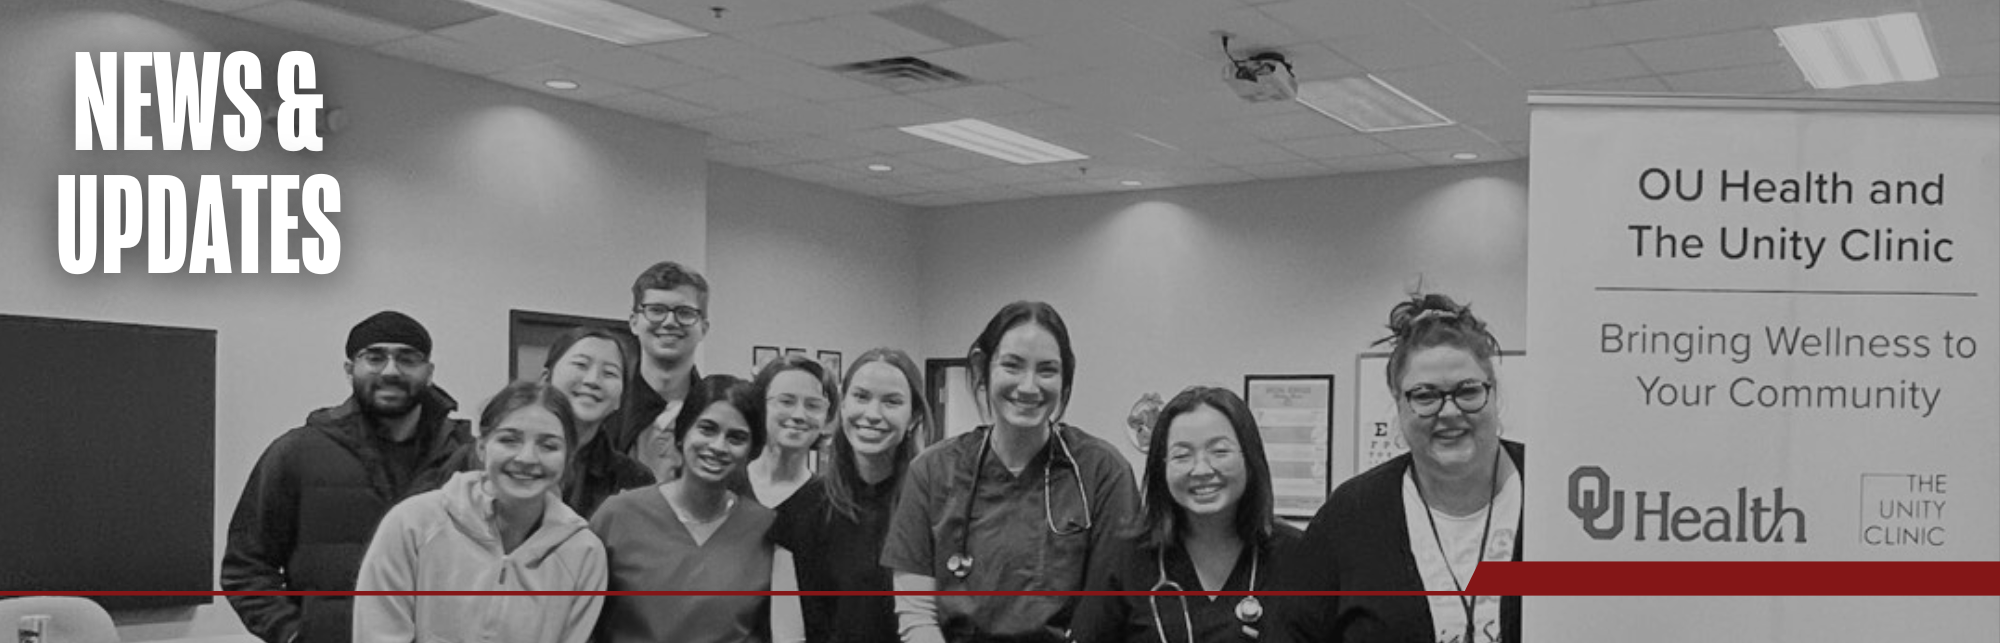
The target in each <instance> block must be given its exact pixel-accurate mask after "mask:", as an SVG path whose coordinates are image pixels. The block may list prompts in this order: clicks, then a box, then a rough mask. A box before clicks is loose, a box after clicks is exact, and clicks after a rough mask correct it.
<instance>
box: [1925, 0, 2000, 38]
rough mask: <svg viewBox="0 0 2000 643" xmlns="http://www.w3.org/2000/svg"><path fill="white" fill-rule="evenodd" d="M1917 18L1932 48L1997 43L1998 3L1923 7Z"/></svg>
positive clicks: (1982, 1) (1978, 0)
mask: <svg viewBox="0 0 2000 643" xmlns="http://www.w3.org/2000/svg"><path fill="white" fill-rule="evenodd" d="M1920 14H1921V16H1922V20H1923V22H1924V24H1925V26H1926V27H1928V28H1929V31H1930V37H1931V38H1932V39H1934V40H1936V42H1935V43H1932V47H1936V46H1938V45H1945V46H1951V45H1965V44H1979V43H1988V42H1994V41H1996V40H2000V2H1993V1H1992V0H1975V1H1972V2H1960V3H1939V4H1938V5H1937V6H1931V5H1930V3H1925V7H1924V9H1923V11H1921V12H1920Z"/></svg>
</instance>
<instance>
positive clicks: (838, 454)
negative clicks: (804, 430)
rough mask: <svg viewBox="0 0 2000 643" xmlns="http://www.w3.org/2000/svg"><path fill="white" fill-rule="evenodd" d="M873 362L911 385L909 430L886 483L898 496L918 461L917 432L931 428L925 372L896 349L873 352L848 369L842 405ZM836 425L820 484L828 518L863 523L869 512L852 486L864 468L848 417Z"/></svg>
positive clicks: (898, 447) (837, 417)
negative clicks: (859, 375)
mask: <svg viewBox="0 0 2000 643" xmlns="http://www.w3.org/2000/svg"><path fill="white" fill-rule="evenodd" d="M874 362H881V363H883V364H888V365H889V366H891V367H894V368H895V369H896V370H898V371H901V372H902V373H903V379H904V381H906V382H908V383H909V385H910V426H909V429H908V430H906V431H904V432H903V441H902V443H901V444H898V445H896V453H895V455H894V458H893V459H894V460H895V463H896V465H895V466H896V468H895V472H894V473H891V474H889V479H888V480H886V481H885V482H887V483H889V485H890V487H889V488H890V490H891V491H890V493H892V494H895V493H899V492H900V491H901V490H902V486H903V485H902V480H903V474H904V473H906V472H908V471H909V470H910V460H911V459H913V458H915V457H917V438H916V436H917V434H918V432H920V431H923V430H924V429H925V428H926V427H928V426H930V422H931V405H930V397H929V396H927V395H925V394H924V386H923V382H924V379H923V375H922V372H921V371H919V370H918V369H917V362H916V360H912V359H910V356H909V354H907V353H904V352H903V351H899V350H896V349H893V348H871V349H869V350H868V352H866V353H862V354H861V357H859V358H856V359H855V360H854V362H853V363H852V364H849V365H848V366H847V373H846V378H845V379H842V380H841V392H840V395H841V400H842V402H843V403H844V402H845V400H846V399H847V389H849V388H853V387H854V374H855V373H856V372H858V371H860V370H861V367H862V366H864V365H867V364H870V363H874ZM834 421H835V424H834V430H833V458H832V461H831V462H830V463H828V465H827V467H826V469H825V470H823V471H821V472H820V474H819V476H820V483H821V484H822V485H824V486H825V487H826V510H827V517H828V518H829V519H831V518H832V517H833V515H834V514H836V513H837V514H839V515H842V516H845V517H847V519H848V520H852V521H855V522H861V521H862V519H863V518H866V517H867V516H865V515H864V513H865V512H866V511H867V509H866V508H864V507H862V506H861V505H860V504H859V503H856V502H855V501H854V495H855V494H854V491H855V490H854V483H853V482H852V481H853V480H859V479H860V478H861V465H860V464H858V463H857V462H856V461H855V459H856V458H857V457H858V456H857V455H855V453H854V444H853V443H851V442H849V441H848V440H847V426H846V425H847V416H846V414H845V413H836V414H835V420H834ZM889 506H891V507H894V506H896V499H895V498H893V497H892V498H890V499H889Z"/></svg>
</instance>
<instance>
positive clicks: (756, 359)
mask: <svg viewBox="0 0 2000 643" xmlns="http://www.w3.org/2000/svg"><path fill="white" fill-rule="evenodd" d="M774 359H778V347H776V346H752V347H750V374H751V375H752V376H755V375H756V374H757V373H758V372H759V371H762V370H764V365H765V364H768V363H770V362H771V360H774Z"/></svg>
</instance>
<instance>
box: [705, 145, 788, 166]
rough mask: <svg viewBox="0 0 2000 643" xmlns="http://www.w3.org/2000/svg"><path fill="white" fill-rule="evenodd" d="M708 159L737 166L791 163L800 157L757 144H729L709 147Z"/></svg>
mask: <svg viewBox="0 0 2000 643" xmlns="http://www.w3.org/2000/svg"><path fill="white" fill-rule="evenodd" d="M708 160H711V161H716V162H720V163H727V164H730V165H734V166H737V167H756V168H761V167H771V166H776V165H789V164H792V163H797V162H799V159H796V158H792V157H790V156H786V155H784V154H781V153H778V152H774V151H771V150H767V149H763V148H760V147H757V146H755V145H743V144H728V145H724V146H721V147H710V148H709V149H708Z"/></svg>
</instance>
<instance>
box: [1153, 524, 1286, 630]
mask: <svg viewBox="0 0 2000 643" xmlns="http://www.w3.org/2000/svg"><path fill="white" fill-rule="evenodd" d="M1245 546H1247V547H1250V586H1249V587H1248V588H1246V589H1248V590H1249V591H1253V592H1254V591H1257V563H1258V559H1260V558H1262V557H1263V552H1260V551H1258V550H1257V547H1256V546H1254V545H1245ZM1153 562H1154V563H1155V564H1157V565H1159V569H1160V580H1159V582H1156V583H1153V588H1152V589H1150V590H1147V591H1152V592H1185V591H1187V589H1186V588H1183V587H1181V584H1180V583H1176V582H1174V581H1173V579H1170V578H1167V550H1166V548H1165V547H1162V548H1160V551H1159V552H1158V553H1156V554H1154V556H1153ZM1174 598H1178V599H1181V627H1182V629H1181V631H1183V632H1186V633H1187V640H1188V643H1194V615H1193V614H1190V613H1189V612H1188V604H1187V597H1186V596H1175V597H1174ZM1159 601H1160V597H1159V596H1157V595H1148V596H1147V597H1146V606H1147V607H1150V608H1152V610H1153V632H1154V633H1156V634H1158V635H1159V637H1160V643H1172V642H1170V641H1168V640H1167V625H1166V623H1165V622H1164V621H1162V620H1160V603H1159ZM1263 618H1264V604H1263V603H1262V602H1259V601H1258V600H1257V597H1255V596H1244V597H1243V599H1242V600H1239V601H1236V621H1237V622H1239V623H1242V624H1243V628H1244V630H1245V631H1246V632H1253V634H1252V636H1255V634H1254V630H1252V628H1254V627H1256V625H1257V621H1260V620H1263Z"/></svg>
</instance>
